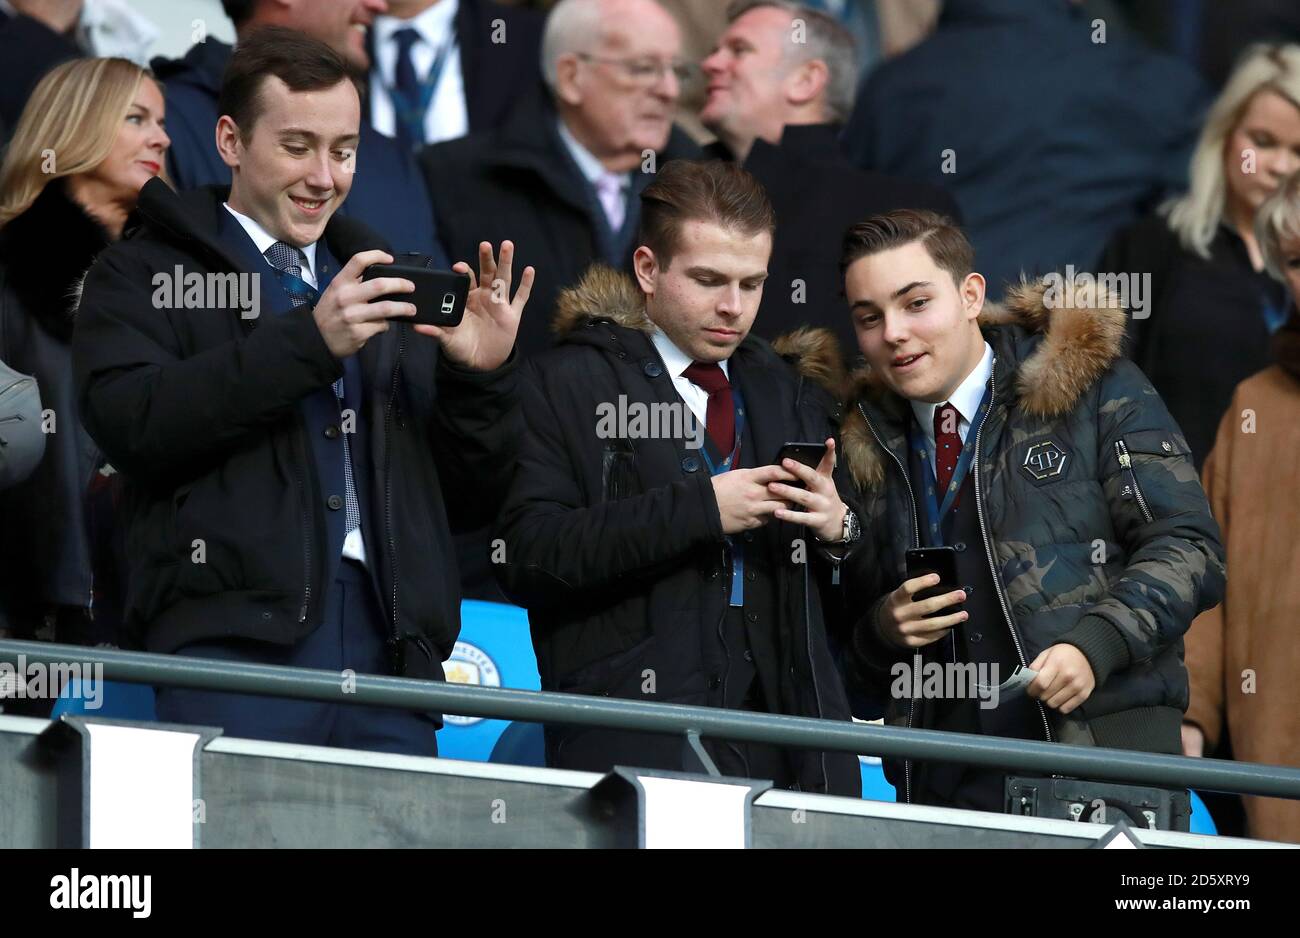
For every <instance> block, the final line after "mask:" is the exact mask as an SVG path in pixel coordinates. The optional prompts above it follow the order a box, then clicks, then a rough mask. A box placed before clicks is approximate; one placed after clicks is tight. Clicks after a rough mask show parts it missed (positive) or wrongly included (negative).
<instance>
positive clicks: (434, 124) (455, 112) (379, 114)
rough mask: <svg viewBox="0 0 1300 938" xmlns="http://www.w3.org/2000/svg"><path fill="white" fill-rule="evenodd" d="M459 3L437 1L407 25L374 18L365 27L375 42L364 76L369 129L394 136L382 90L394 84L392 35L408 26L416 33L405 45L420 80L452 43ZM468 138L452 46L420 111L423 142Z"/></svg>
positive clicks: (390, 107)
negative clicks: (412, 41) (367, 83)
mask: <svg viewBox="0 0 1300 938" xmlns="http://www.w3.org/2000/svg"><path fill="white" fill-rule="evenodd" d="M459 5H460V2H459V0H441V2H440V3H435V4H434V5H433V6H431V7H429V8H428V9H426V10H425V11H424V12H422V13H420V14H419V15H418V16H415V17H413V18H411V19H409V20H402V19H398V18H397V17H395V16H376V17H375V21H374V24H373V25H372V26H371V27H370V29H371V35H373V36H374V39H375V61H374V64H373V65H372V67H371V71H370V77H371V81H370V124H371V126H373V127H374V128H375V130H377V131H379V132H380V133H381V134H386V135H388V136H390V137H394V136H396V135H397V112H396V110H395V109H394V108H393V99H392V97H390V96H389V93H388V89H389V88H391V87H393V85H395V84H396V83H397V41H396V40H395V39H393V34H394V33H395V32H397V31H398V30H399V29H405V28H407V27H410V28H411V29H414V30H415V31H416V32H417V33H419V34H420V41H419V42H416V43H415V44H414V45H413V46H411V65H412V66H414V68H415V74H416V77H417V78H419V79H421V80H424V79H425V78H427V77H428V75H429V70H430V69H432V68H433V62H434V60H435V59H436V58H437V57H438V52H439V51H440V50H441V49H442V48H443V47H444V46H445V45H446V44H447V43H449V42H455V37H456V8H457V7H458V6H459ZM467 133H469V108H468V106H467V105H466V103H465V79H464V76H463V75H462V74H461V70H460V46H459V45H454V46H452V48H451V51H449V52H448V53H447V57H446V58H445V59H444V60H443V65H442V74H441V75H440V76H439V78H438V85H437V87H436V88H434V89H433V97H432V98H431V99H430V101H429V109H428V110H427V111H425V112H424V139H425V142H426V143H437V142H439V141H440V140H453V139H455V138H456V137H463V136H465V135H466V134H467Z"/></svg>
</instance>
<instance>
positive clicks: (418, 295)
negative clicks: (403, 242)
mask: <svg viewBox="0 0 1300 938" xmlns="http://www.w3.org/2000/svg"><path fill="white" fill-rule="evenodd" d="M432 263H433V259H432V258H430V257H427V256H426V255H423V254H398V255H396V256H395V257H394V259H393V263H391V264H372V265H371V266H369V267H367V268H366V270H365V273H364V274H362V275H361V279H362V280H374V279H376V278H377V277H399V278H401V279H403V280H409V281H411V282H412V283H414V284H415V292H414V293H400V294H399V293H394V294H392V295H391V296H380V297H376V298H375V299H374V300H372V301H371V302H379V301H381V300H398V301H400V302H403V303H413V304H415V309H416V313H415V315H414V316H410V317H402V318H403V319H405V320H406V321H407V322H412V323H420V324H423V325H427V326H443V327H452V326H459V325H460V322H461V320H462V319H463V318H464V316H465V300H466V298H467V297H468V296H469V280H470V278H469V275H468V274H458V273H455V272H454V271H450V270H434V269H433V268H432V266H431V265H432Z"/></svg>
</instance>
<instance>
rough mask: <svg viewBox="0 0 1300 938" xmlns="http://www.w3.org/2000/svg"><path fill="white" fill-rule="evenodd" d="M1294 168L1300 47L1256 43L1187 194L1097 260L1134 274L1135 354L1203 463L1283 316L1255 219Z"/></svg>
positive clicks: (1226, 94)
mask: <svg viewBox="0 0 1300 938" xmlns="http://www.w3.org/2000/svg"><path fill="white" fill-rule="evenodd" d="M1297 168H1300V46H1296V45H1263V46H1255V47H1253V48H1251V49H1250V50H1248V51H1247V52H1246V53H1245V54H1244V55H1243V57H1242V59H1241V61H1240V63H1239V64H1238V65H1237V68H1236V70H1235V71H1234V72H1233V74H1232V76H1231V78H1230V79H1229V80H1228V83H1227V85H1226V86H1225V88H1224V90H1223V92H1222V93H1221V94H1220V95H1219V98H1218V100H1217V101H1216V102H1215V103H1214V106H1213V107H1212V108H1211V110H1210V113H1209V116H1208V118H1207V119H1206V123H1205V126H1204V127H1203V128H1202V130H1201V135H1200V139H1199V142H1198V143H1197V146H1196V150H1195V152H1194V153H1193V155H1192V161H1191V168H1190V180H1189V182H1190V187H1189V190H1188V192H1187V194H1186V195H1185V196H1183V197H1182V198H1180V199H1178V200H1176V201H1174V202H1173V203H1171V204H1170V205H1169V206H1166V208H1165V210H1164V211H1162V212H1161V213H1160V214H1159V215H1157V216H1155V217H1152V218H1148V219H1146V220H1145V221H1141V222H1138V223H1137V224H1136V225H1134V226H1133V227H1131V228H1129V229H1127V230H1126V231H1124V232H1122V233H1121V234H1120V235H1119V236H1118V237H1117V238H1116V239H1115V240H1114V241H1113V242H1112V244H1111V246H1110V248H1109V249H1108V250H1107V251H1106V253H1105V255H1104V257H1103V259H1102V261H1101V264H1100V270H1101V271H1102V272H1103V273H1104V274H1127V275H1130V276H1129V277H1128V278H1126V279H1127V284H1128V287H1129V301H1128V302H1129V307H1130V311H1131V312H1132V315H1133V318H1132V319H1131V321H1130V336H1129V338H1130V354H1131V356H1132V357H1133V360H1134V361H1136V362H1137V364H1138V365H1140V366H1141V367H1142V369H1143V370H1144V371H1145V372H1146V373H1147V377H1149V378H1150V379H1151V383H1152V384H1154V385H1155V387H1156V390H1158V391H1159V392H1160V395H1161V397H1163V398H1164V401H1165V403H1166V404H1167V405H1168V407H1169V410H1170V412H1171V413H1172V414H1173V416H1174V418H1175V419H1176V420H1177V421H1178V423H1179V425H1180V426H1181V427H1182V429H1183V432H1184V433H1185V434H1186V436H1187V442H1188V444H1189V445H1190V446H1191V449H1192V456H1193V458H1194V460H1195V461H1196V464H1197V466H1198V467H1199V466H1200V465H1201V464H1202V463H1203V462H1204V460H1205V457H1206V455H1207V454H1208V453H1209V450H1210V447H1211V445H1212V444H1213V443H1214V436H1215V431H1216V428H1217V427H1218V423H1219V417H1220V416H1222V414H1223V411H1224V408H1225V407H1227V405H1228V401H1229V400H1230V398H1231V397H1232V391H1233V389H1234V388H1235V387H1236V386H1237V384H1238V383H1239V382H1241V381H1242V380H1243V379H1245V378H1246V377H1247V376H1249V375H1251V374H1254V373H1255V372H1257V371H1259V370H1260V369H1261V368H1263V367H1264V366H1265V365H1267V364H1268V343H1269V336H1270V335H1271V334H1272V333H1274V332H1276V331H1277V330H1278V329H1279V328H1280V327H1281V325H1282V323H1283V322H1284V321H1285V319H1286V311H1287V307H1288V301H1287V298H1286V291H1285V289H1284V288H1283V287H1282V285H1281V284H1279V283H1278V282H1277V281H1275V280H1274V279H1272V278H1271V277H1269V276H1268V274H1267V273H1266V272H1265V271H1264V259H1263V256H1262V254H1261V252H1260V248H1259V244H1258V243H1257V241H1256V238H1255V234H1254V223H1255V213H1256V212H1257V211H1258V210H1259V207H1260V205H1261V204H1262V203H1263V202H1264V200H1265V199H1267V198H1268V197H1269V196H1270V195H1271V194H1272V193H1273V192H1274V191H1276V190H1277V187H1278V185H1279V184H1280V183H1281V181H1282V180H1283V179H1284V178H1286V176H1287V175H1288V174H1289V173H1291V172H1292V171H1293V170H1295V169H1297ZM1142 274H1149V275H1150V277H1149V279H1144V278H1142V277H1141V276H1135V275H1142Z"/></svg>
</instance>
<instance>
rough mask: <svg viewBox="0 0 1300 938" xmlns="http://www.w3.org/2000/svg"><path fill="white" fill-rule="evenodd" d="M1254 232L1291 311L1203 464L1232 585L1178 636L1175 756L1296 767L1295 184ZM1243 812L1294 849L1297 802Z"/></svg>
mask: <svg viewBox="0 0 1300 938" xmlns="http://www.w3.org/2000/svg"><path fill="white" fill-rule="evenodd" d="M1255 228H1256V231H1257V232H1258V235H1257V238H1258V243H1259V248H1260V253H1261V255H1262V256H1263V258H1264V262H1265V265H1266V267H1267V269H1268V271H1269V272H1270V273H1271V274H1273V276H1274V277H1276V278H1277V279H1278V280H1279V281H1282V282H1285V283H1287V284H1288V285H1289V286H1290V292H1291V296H1292V304H1293V305H1292V306H1291V318H1290V319H1289V321H1288V322H1287V324H1286V325H1285V326H1283V327H1282V328H1281V329H1279V330H1278V331H1277V333H1275V334H1274V336H1273V340H1272V355H1273V361H1274V364H1273V365H1271V366H1270V367H1268V368H1266V369H1264V370H1263V371H1261V372H1260V373H1259V374H1257V375H1254V376H1252V377H1250V378H1248V379H1246V380H1245V381H1243V382H1242V383H1241V384H1240V385H1238V386H1237V390H1236V393H1235V394H1234V395H1233V398H1232V402H1231V405H1230V406H1229V407H1228V410H1227V412H1226V413H1225V414H1224V415H1223V421H1222V422H1221V423H1220V424H1219V433H1218V438H1217V440H1216V442H1215V444H1214V450H1213V452H1211V453H1210V457H1209V459H1208V460H1206V463H1205V472H1204V473H1203V476H1204V483H1205V491H1206V493H1207V494H1208V495H1209V497H1210V507H1211V508H1212V509H1213V511H1214V516H1215V518H1217V519H1218V521H1219V526H1220V527H1221V528H1222V530H1223V545H1224V548H1225V550H1226V551H1227V561H1228V569H1229V570H1230V571H1231V575H1230V576H1229V577H1228V588H1227V592H1226V593H1225V594H1224V599H1223V603H1222V604H1220V605H1218V606H1216V607H1214V608H1213V609H1211V610H1209V611H1208V612H1205V613H1203V614H1202V615H1201V616H1200V617H1198V618H1197V619H1196V621H1194V622H1193V623H1192V627H1191V629H1190V631H1188V633H1187V671H1188V673H1189V675H1190V676H1191V705H1190V706H1189V707H1188V708H1187V716H1186V718H1185V719H1186V722H1185V723H1184V724H1183V751H1184V752H1185V753H1186V754H1187V755H1189V756H1199V755H1203V754H1204V753H1206V752H1207V751H1212V750H1213V749H1214V747H1215V746H1216V745H1217V744H1218V742H1219V740H1220V739H1221V738H1222V737H1223V735H1224V734H1225V730H1227V731H1230V733H1231V736H1232V751H1233V755H1234V756H1235V757H1236V758H1238V759H1241V760H1243V761H1247V762H1266V763H1270V764H1273V765H1300V721H1298V720H1297V719H1296V713H1297V711H1300V687H1298V686H1297V685H1296V680H1295V679H1296V675H1297V674H1300V643H1297V642H1296V640H1295V635H1296V622H1297V621H1300V582H1298V581H1297V579H1296V575H1295V574H1296V571H1298V570H1300V541H1298V540H1297V539H1296V536H1295V532H1296V528H1297V526H1300V462H1297V460H1296V454H1297V453H1300V314H1297V312H1296V306H1295V305H1294V303H1295V301H1296V300H1297V299H1300V173H1297V174H1295V175H1293V176H1291V177H1290V178H1289V179H1287V181H1286V182H1285V183H1283V185H1282V187H1281V188H1280V189H1279V190H1278V191H1277V193H1276V194H1275V195H1274V196H1273V197H1272V198H1270V199H1269V200H1268V201H1266V202H1265V203H1264V205H1263V206H1262V207H1261V208H1260V209H1259V212H1258V213H1257V217H1256V224H1255ZM1243 800H1244V803H1245V807H1246V825H1247V830H1248V832H1249V834H1250V836H1251V837H1259V838H1263V839H1264V840H1285V841H1295V842H1300V802H1298V801H1290V800H1284V799H1280V798H1246V799H1243Z"/></svg>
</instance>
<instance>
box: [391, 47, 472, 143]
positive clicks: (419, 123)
mask: <svg viewBox="0 0 1300 938" xmlns="http://www.w3.org/2000/svg"><path fill="white" fill-rule="evenodd" d="M454 48H456V36H455V34H454V33H453V34H452V35H451V37H450V38H449V39H448V40H447V41H446V42H444V43H443V44H442V48H440V49H439V50H438V54H437V55H436V56H434V59H433V64H432V65H430V66H429V74H427V75H425V76H424V79H423V80H422V81H421V82H420V83H419V84H418V85H417V86H416V91H417V97H416V100H415V101H414V102H412V101H410V100H409V99H408V98H407V97H406V95H405V93H403V92H401V91H398V90H397V88H396V87H395V86H394V85H391V84H389V83H388V82H387V81H384V80H383V78H382V77H381V78H380V81H381V82H382V83H383V86H384V90H385V91H386V92H388V100H390V101H391V102H393V112H394V116H395V117H396V118H397V122H398V123H399V124H402V125H404V126H406V127H423V126H424V115H425V114H426V113H428V110H429V102H431V101H432V100H433V93H434V92H435V91H437V90H438V82H439V81H441V80H442V71H443V69H444V68H446V66H447V60H448V59H449V58H450V57H451V50H452V49H454ZM393 74H394V75H396V74H397V67H396V65H394V67H393ZM420 136H421V138H423V136H424V134H423V133H421V135H420Z"/></svg>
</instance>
